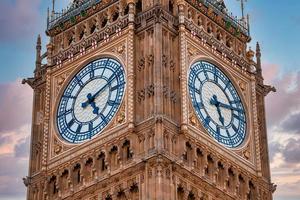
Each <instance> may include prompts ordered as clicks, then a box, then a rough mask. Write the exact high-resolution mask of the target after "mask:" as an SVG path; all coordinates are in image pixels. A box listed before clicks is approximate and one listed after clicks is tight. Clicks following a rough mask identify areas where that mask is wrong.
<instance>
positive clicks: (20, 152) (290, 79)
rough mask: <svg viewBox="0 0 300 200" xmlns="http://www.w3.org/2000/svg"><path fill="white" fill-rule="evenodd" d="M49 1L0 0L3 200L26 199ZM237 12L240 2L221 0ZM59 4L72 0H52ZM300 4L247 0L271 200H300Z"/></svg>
mask: <svg viewBox="0 0 300 200" xmlns="http://www.w3.org/2000/svg"><path fill="white" fill-rule="evenodd" d="M51 1H52V0H1V1H0V13H1V15H0V27H1V29H0V61H1V67H0V102H1V103H0V200H21V199H25V194H26V188H25V187H24V185H23V183H22V177H25V176H26V175H27V174H28V158H29V143H30V142H29V141H30V127H31V112H32V90H31V88H30V87H29V86H27V85H21V80H22V79H23V78H25V77H31V76H32V75H33V70H34V62H35V42H36V37H37V35H38V34H41V36H42V41H43V51H45V48H44V47H45V44H46V43H47V41H48V39H47V38H46V36H45V34H44V32H45V28H46V14H47V7H48V6H50V7H51ZM225 3H226V5H227V7H228V9H229V10H230V11H232V12H233V13H234V14H235V15H237V16H240V15H241V11H240V2H239V1H237V0H225ZM56 4H57V5H56V9H57V10H59V9H61V8H64V7H66V6H67V5H68V4H69V0H57V3H56ZM299 10H300V1H299V0H285V1H279V0H248V1H247V3H246V9H245V12H246V13H249V14H250V19H251V20H250V21H251V36H252V41H251V42H250V44H249V46H252V49H255V43H256V42H257V41H258V42H260V44H261V50H262V63H263V74H264V78H265V83H266V84H270V85H274V86H275V87H276V89H277V92H276V93H271V94H269V95H268V96H267V97H266V112H267V113H266V116H267V125H268V139H269V151H270V162H271V171H272V182H274V183H275V184H277V191H276V192H275V194H274V199H275V200H299V199H300V59H299V52H300V37H299V33H300V12H299Z"/></svg>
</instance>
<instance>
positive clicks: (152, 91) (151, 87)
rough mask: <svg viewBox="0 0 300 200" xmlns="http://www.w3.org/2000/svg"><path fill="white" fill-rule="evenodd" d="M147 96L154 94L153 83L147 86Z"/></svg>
mask: <svg viewBox="0 0 300 200" xmlns="http://www.w3.org/2000/svg"><path fill="white" fill-rule="evenodd" d="M147 95H148V97H151V96H154V84H151V85H149V86H148V87H147Z"/></svg>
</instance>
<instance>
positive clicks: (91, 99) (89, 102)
mask: <svg viewBox="0 0 300 200" xmlns="http://www.w3.org/2000/svg"><path fill="white" fill-rule="evenodd" d="M86 98H87V99H88V100H87V101H85V102H83V103H82V104H81V107H82V108H86V107H87V106H88V105H89V104H91V103H92V102H93V101H94V98H93V96H92V94H91V93H88V95H87V96H86Z"/></svg>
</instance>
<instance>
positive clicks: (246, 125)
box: [187, 56, 250, 150]
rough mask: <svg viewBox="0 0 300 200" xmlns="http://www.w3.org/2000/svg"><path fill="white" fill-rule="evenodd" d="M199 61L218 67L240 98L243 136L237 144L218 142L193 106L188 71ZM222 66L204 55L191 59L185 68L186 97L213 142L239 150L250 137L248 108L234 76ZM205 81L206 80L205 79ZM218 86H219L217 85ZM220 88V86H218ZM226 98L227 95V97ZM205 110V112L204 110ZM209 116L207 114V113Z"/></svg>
mask: <svg viewBox="0 0 300 200" xmlns="http://www.w3.org/2000/svg"><path fill="white" fill-rule="evenodd" d="M201 62H206V63H208V64H210V65H212V66H214V67H215V68H216V69H218V70H219V71H220V72H221V74H223V75H224V76H225V77H226V78H227V79H228V81H229V82H230V84H231V86H232V87H233V89H234V90H235V93H236V94H237V96H238V98H239V99H240V104H241V106H242V108H243V115H244V135H243V138H242V141H241V142H239V143H238V144H237V145H234V146H231V145H226V144H224V143H223V142H220V141H218V140H217V139H216V137H215V136H214V135H213V134H212V133H210V131H209V130H208V129H209V128H207V127H206V126H205V124H204V122H203V120H202V119H201V117H200V116H199V115H200V114H199V113H198V111H197V109H196V108H195V106H194V105H193V99H192V96H191V91H190V85H189V84H190V80H189V79H190V73H191V69H192V67H193V66H194V65H197V63H201ZM224 66H226V65H225V64H220V63H218V62H217V61H216V60H213V59H211V58H207V57H205V56H201V57H198V58H195V59H193V61H192V62H191V63H190V64H189V65H188V68H187V94H188V96H189V97H188V99H189V102H190V104H191V107H192V109H193V112H195V115H196V118H197V120H198V121H199V122H200V124H201V126H202V127H203V128H204V130H205V131H206V133H207V135H208V136H209V137H210V138H212V139H213V141H214V142H216V143H217V144H218V145H221V146H224V147H225V148H227V149H230V150H239V149H242V148H244V147H245V144H246V143H248V141H249V138H250V132H249V124H250V123H249V122H250V121H249V120H250V119H249V115H248V108H247V106H245V105H246V103H245V100H244V96H243V94H242V92H241V91H239V87H238V86H237V84H236V82H235V80H234V78H233V77H232V75H231V74H229V73H228V72H227V71H226V70H225V69H224V68H225V67H224ZM206 81H207V80H206ZM214 84H215V85H217V84H216V83H214ZM202 86H203V85H201V88H202ZM218 87H219V86H218ZM220 89H221V87H220ZM222 92H223V93H224V94H225V95H226V97H227V94H226V92H224V91H222ZM200 96H201V101H202V94H201V95H200ZM227 98H228V97H227ZM205 112H207V111H206V110H205ZM208 116H209V115H208Z"/></svg>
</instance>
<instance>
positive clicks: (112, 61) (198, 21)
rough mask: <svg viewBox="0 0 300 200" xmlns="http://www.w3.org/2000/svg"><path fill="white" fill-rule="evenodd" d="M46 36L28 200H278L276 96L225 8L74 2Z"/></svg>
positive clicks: (182, 0) (181, 0) (154, 1)
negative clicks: (272, 149)
mask: <svg viewBox="0 0 300 200" xmlns="http://www.w3.org/2000/svg"><path fill="white" fill-rule="evenodd" d="M46 34H47V35H48V37H49V43H48V44H47V46H46V52H45V53H42V48H41V38H40V37H38V40H37V45H36V69H35V71H34V77H32V78H28V79H25V80H24V83H28V84H29V85H30V86H31V87H32V88H33V90H34V103H33V105H34V106H33V120H32V134H31V153H30V166H29V175H28V177H27V178H26V180H25V182H26V185H27V187H28V192H27V199H29V200H42V199H43V200H44V199H45V200H52V199H68V200H69V199H83V200H117V199H120V200H121V199H132V200H136V199H140V200H152V199H153V200H231V199H239V200H271V199H272V193H273V192H274V190H275V186H274V185H273V184H272V183H271V177H270V166H269V158H268V146H267V145H268V143H267V130H266V122H265V105H264V97H265V96H266V95H267V94H268V93H269V92H270V91H272V90H274V88H272V87H271V86H268V85H264V83H263V77H262V68H261V53H260V46H259V44H257V46H256V52H254V51H252V50H251V49H248V47H247V46H248V43H249V42H250V40H251V37H250V34H249V25H248V24H247V20H246V19H245V18H242V19H241V20H239V19H237V18H235V17H232V16H231V15H229V14H228V11H227V8H226V5H225V4H224V2H223V1H222V0H221V1H217V0H147V1H141V0H81V1H78V0H75V1H73V2H72V5H71V6H70V7H68V8H67V9H65V10H63V12H62V13H56V12H54V11H53V12H52V13H50V14H49V16H48V20H47V30H46ZM255 57H256V58H255Z"/></svg>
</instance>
